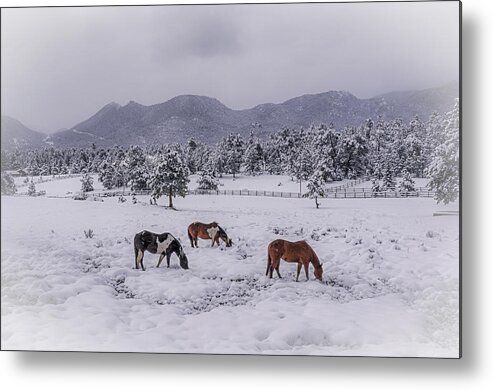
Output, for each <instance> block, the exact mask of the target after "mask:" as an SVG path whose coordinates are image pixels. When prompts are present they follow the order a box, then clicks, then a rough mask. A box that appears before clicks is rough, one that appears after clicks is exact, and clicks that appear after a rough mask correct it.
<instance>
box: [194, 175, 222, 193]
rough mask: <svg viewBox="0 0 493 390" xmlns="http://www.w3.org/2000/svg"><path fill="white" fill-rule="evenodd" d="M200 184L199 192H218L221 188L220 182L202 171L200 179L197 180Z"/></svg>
mask: <svg viewBox="0 0 493 390" xmlns="http://www.w3.org/2000/svg"><path fill="white" fill-rule="evenodd" d="M197 183H198V184H199V186H198V189H199V190H214V191H216V190H217V188H218V186H219V181H218V180H217V179H216V178H215V177H214V175H212V174H211V173H209V172H207V171H202V173H201V174H200V177H199V178H198V179H197Z"/></svg>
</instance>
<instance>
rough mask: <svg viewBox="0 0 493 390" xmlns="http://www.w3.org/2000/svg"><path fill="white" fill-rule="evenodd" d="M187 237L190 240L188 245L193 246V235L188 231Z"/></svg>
mask: <svg viewBox="0 0 493 390" xmlns="http://www.w3.org/2000/svg"><path fill="white" fill-rule="evenodd" d="M188 239H189V240H190V245H192V248H193V237H192V235H191V234H190V233H188Z"/></svg>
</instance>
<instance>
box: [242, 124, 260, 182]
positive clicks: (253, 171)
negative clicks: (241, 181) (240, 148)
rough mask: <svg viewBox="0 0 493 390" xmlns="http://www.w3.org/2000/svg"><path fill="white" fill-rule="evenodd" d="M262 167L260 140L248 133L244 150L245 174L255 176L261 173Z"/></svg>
mask: <svg viewBox="0 0 493 390" xmlns="http://www.w3.org/2000/svg"><path fill="white" fill-rule="evenodd" d="M263 167H264V151H263V148H262V144H261V142H260V140H259V139H258V138H257V137H255V136H254V135H253V132H252V133H250V138H249V140H248V143H247V147H246V149H245V173H246V174H248V175H252V176H255V175H257V174H258V173H261V172H262V170H263Z"/></svg>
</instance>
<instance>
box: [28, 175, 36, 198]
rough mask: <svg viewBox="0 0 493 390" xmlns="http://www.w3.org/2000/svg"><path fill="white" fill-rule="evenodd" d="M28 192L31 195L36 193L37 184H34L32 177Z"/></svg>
mask: <svg viewBox="0 0 493 390" xmlns="http://www.w3.org/2000/svg"><path fill="white" fill-rule="evenodd" d="M27 194H28V195H29V196H35V195H36V186H35V185H34V181H33V179H31V181H30V183H29V186H28V187H27Z"/></svg>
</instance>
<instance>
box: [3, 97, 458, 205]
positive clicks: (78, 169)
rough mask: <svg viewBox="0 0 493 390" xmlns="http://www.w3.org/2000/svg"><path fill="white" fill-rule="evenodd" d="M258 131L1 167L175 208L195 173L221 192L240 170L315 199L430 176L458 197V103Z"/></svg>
mask: <svg viewBox="0 0 493 390" xmlns="http://www.w3.org/2000/svg"><path fill="white" fill-rule="evenodd" d="M259 126H260V125H258V124H255V126H252V131H251V133H250V135H249V136H248V137H242V136H241V135H239V134H229V135H227V136H225V137H224V138H223V139H222V140H221V141H220V142H219V143H217V144H215V145H208V144H205V143H202V142H199V141H196V140H194V139H190V140H189V141H188V142H187V143H186V144H185V145H180V144H163V145H153V146H137V145H135V146H131V147H129V148H122V147H120V146H115V147H112V148H97V147H96V146H95V145H93V146H92V147H91V148H67V149H55V148H45V149H40V150H31V151H19V150H15V151H12V152H6V151H3V150H2V155H1V163H2V165H1V169H2V172H5V171H7V170H19V169H23V170H25V171H26V172H27V173H28V174H29V175H31V176H38V175H60V174H78V173H86V174H89V173H92V174H97V175H98V180H99V181H101V182H102V184H103V186H104V187H105V188H107V189H112V188H117V187H126V186H128V187H129V188H130V189H132V190H135V191H137V190H143V189H150V190H152V196H153V197H154V198H159V197H161V196H164V195H166V196H168V197H169V203H170V204H172V198H173V197H174V196H176V195H182V196H184V194H185V192H186V187H187V183H188V182H189V176H190V175H191V174H199V179H198V182H199V188H201V189H217V186H218V179H220V178H221V177H222V176H223V175H225V174H230V175H233V177H235V176H236V175H237V174H238V173H240V171H241V172H242V173H243V174H246V175H259V174H286V175H290V176H291V177H292V178H293V180H298V181H307V182H308V184H307V188H308V192H307V194H306V195H307V196H310V197H315V198H316V197H318V196H323V188H324V185H325V184H326V183H327V182H331V181H338V180H342V179H355V178H358V177H362V176H366V177H370V178H371V180H372V188H374V190H375V191H377V190H383V191H385V190H388V189H395V186H396V181H395V178H396V177H398V176H399V177H402V178H403V181H404V182H406V183H407V184H406V185H407V186H408V187H407V188H412V182H413V180H412V178H413V177H414V178H416V177H430V179H431V180H430V189H432V190H434V191H436V193H437V200H438V201H443V202H445V203H447V202H451V201H453V200H455V199H456V198H457V196H458V191H459V106H458V102H457V104H456V107H455V108H454V109H453V110H452V111H450V112H448V113H445V114H443V115H440V114H437V113H434V114H433V115H431V117H430V118H429V119H428V121H427V122H422V121H421V120H420V118H418V117H415V118H414V119H413V120H412V121H410V122H409V123H404V122H403V121H402V120H400V119H394V120H384V119H382V118H376V119H375V120H373V119H368V120H367V121H365V123H363V124H361V125H360V126H348V127H345V128H342V129H336V128H334V126H333V125H332V124H320V125H317V126H311V127H310V128H302V127H298V128H288V127H286V128H282V129H280V130H279V131H277V132H276V133H274V134H272V135H271V136H270V137H269V138H268V139H261V138H259V137H258V136H257V135H256V134H255V131H256V130H257V129H258V127H259ZM7 176H8V175H6V174H2V193H6V192H8V191H9V188H10V187H11V183H10V181H11V179H9V178H8V177H7ZM4 187H5V188H4ZM4 190H5V191H4ZM10 191H12V189H10Z"/></svg>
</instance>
